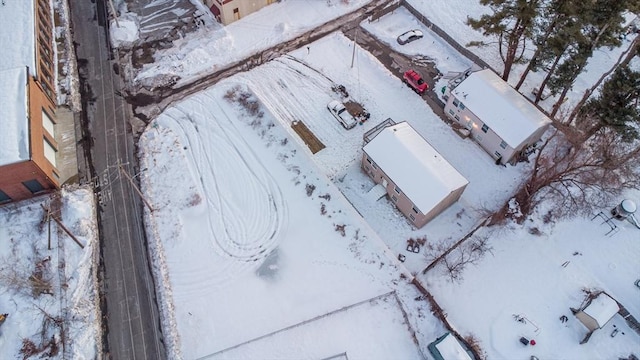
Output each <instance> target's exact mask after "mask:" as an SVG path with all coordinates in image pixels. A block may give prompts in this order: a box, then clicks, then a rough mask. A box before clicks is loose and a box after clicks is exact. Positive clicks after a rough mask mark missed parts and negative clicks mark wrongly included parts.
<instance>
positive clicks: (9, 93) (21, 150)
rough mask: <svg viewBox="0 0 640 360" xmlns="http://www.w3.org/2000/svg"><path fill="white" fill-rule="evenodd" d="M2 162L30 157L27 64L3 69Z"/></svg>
mask: <svg viewBox="0 0 640 360" xmlns="http://www.w3.org/2000/svg"><path fill="white" fill-rule="evenodd" d="M0 94H2V96H0V129H2V141H0V166H2V165H7V164H12V163H15V162H19V161H23V160H29V157H30V155H29V119H28V117H27V68H26V67H25V66H22V67H18V68H14V69H8V70H2V71H0Z"/></svg>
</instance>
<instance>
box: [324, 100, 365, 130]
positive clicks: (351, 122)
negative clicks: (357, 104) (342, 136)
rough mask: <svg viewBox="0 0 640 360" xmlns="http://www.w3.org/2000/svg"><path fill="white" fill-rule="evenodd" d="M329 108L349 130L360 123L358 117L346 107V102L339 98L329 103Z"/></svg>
mask: <svg viewBox="0 0 640 360" xmlns="http://www.w3.org/2000/svg"><path fill="white" fill-rule="evenodd" d="M327 109H329V112H330V113H331V115H333V117H334V118H336V120H338V121H339V122H340V124H342V126H343V127H344V128H345V129H347V130H349V129H353V128H354V127H355V126H356V125H357V124H358V122H357V121H356V119H354V118H353V116H351V114H349V112H348V111H347V108H345V107H344V104H342V103H341V102H340V101H338V100H332V101H331V102H330V103H329V104H328V105H327Z"/></svg>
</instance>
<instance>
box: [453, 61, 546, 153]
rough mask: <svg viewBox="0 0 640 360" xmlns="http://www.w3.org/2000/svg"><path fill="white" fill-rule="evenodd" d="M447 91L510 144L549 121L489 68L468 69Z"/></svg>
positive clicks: (515, 146)
mask: <svg viewBox="0 0 640 360" xmlns="http://www.w3.org/2000/svg"><path fill="white" fill-rule="evenodd" d="M451 93H452V94H453V95H454V96H455V97H456V98H458V99H459V100H460V101H461V102H462V103H463V104H464V105H465V106H466V107H467V108H468V109H469V110H470V111H471V112H473V113H474V114H475V115H476V116H477V117H478V118H480V120H482V121H483V122H484V123H485V124H487V126H489V127H490V128H491V129H493V131H494V132H495V133H496V134H498V136H500V137H501V138H502V140H504V141H505V142H506V143H507V144H509V146H511V147H512V148H517V147H518V146H519V145H520V144H521V143H522V142H523V141H524V140H526V139H527V137H529V136H530V135H531V134H532V133H533V132H534V131H536V130H537V129H539V128H541V127H543V126H546V125H547V124H549V123H551V120H550V119H549V118H548V117H547V116H546V115H545V114H543V113H542V112H540V110H538V108H536V107H535V106H534V105H533V104H532V103H531V102H529V100H527V99H526V98H525V97H524V96H522V95H521V94H520V93H518V92H517V91H516V90H515V89H514V88H512V87H511V86H510V85H509V84H508V83H506V82H505V81H504V80H502V79H501V78H500V77H499V76H498V75H496V73H494V72H493V71H492V70H491V69H485V70H480V71H476V72H473V73H471V75H469V77H467V78H466V79H464V80H463V81H462V82H461V83H460V85H458V86H457V87H456V88H455V89H453V90H452V91H451Z"/></svg>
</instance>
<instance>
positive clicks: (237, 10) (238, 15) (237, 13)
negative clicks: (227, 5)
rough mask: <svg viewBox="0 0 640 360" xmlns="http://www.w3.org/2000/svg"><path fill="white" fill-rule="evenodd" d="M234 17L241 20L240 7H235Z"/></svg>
mask: <svg viewBox="0 0 640 360" xmlns="http://www.w3.org/2000/svg"><path fill="white" fill-rule="evenodd" d="M233 18H234V19H236V20H240V9H238V8H235V9H233Z"/></svg>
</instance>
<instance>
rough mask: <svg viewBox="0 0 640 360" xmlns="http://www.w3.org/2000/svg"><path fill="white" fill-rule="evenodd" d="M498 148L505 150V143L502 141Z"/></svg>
mask: <svg viewBox="0 0 640 360" xmlns="http://www.w3.org/2000/svg"><path fill="white" fill-rule="evenodd" d="M500 147H501V148H503V149H506V148H507V143H506V142H504V141H502V142H501V143H500Z"/></svg>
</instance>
